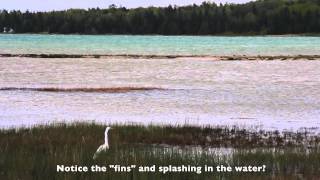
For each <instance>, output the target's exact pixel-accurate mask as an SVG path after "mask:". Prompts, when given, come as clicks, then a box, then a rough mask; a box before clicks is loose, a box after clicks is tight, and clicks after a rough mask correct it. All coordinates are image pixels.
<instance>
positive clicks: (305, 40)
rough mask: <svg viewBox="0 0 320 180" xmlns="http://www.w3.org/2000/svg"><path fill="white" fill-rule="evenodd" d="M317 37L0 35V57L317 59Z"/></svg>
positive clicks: (319, 50) (318, 46)
mask: <svg viewBox="0 0 320 180" xmlns="http://www.w3.org/2000/svg"><path fill="white" fill-rule="evenodd" d="M319 52H320V37H306V36H254V37H253V36H252V37H251V36H243V37H241V36H237V37H227V36H130V35H30V34H0V53H10V54H21V53H36V54H40V53H48V54H109V55H114V54H135V55H300V54H302V55H318V54H319Z"/></svg>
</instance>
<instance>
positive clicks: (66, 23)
mask: <svg viewBox="0 0 320 180" xmlns="http://www.w3.org/2000/svg"><path fill="white" fill-rule="evenodd" d="M5 27H7V28H13V29H14V30H15V32H17V33H42V32H47V33H62V34H70V33H80V34H108V33H113V34H163V35H178V34H179V35H184V34H186V35H214V34H242V33H250V34H296V33H320V1H319V0H258V1H254V2H249V3H246V4H225V5H223V4H220V5H217V4H215V3H211V2H203V3H202V4H201V5H190V6H184V7H177V6H168V7H166V8H162V7H149V8H135V9H126V8H124V7H117V6H116V5H111V6H109V8H108V9H99V8H97V9H88V10H81V9H70V10H66V11H52V12H29V11H26V12H20V11H10V12H8V11H6V10H1V11H0V29H3V28H5Z"/></svg>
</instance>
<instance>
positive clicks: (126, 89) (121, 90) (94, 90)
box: [0, 87, 164, 93]
mask: <svg viewBox="0 0 320 180" xmlns="http://www.w3.org/2000/svg"><path fill="white" fill-rule="evenodd" d="M152 90H164V89H163V88H158V87H110V88H54V87H52V88H19V87H4V88H0V91H40V92H86V93H126V92H131V91H152Z"/></svg>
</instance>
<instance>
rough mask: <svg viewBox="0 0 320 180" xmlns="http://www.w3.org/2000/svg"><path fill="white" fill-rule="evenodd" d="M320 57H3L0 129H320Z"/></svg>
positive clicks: (0, 79) (1, 64)
mask: <svg viewBox="0 0 320 180" xmlns="http://www.w3.org/2000/svg"><path fill="white" fill-rule="evenodd" d="M319 69H320V61H303V60H301V61H231V62H228V61H210V60H199V59H196V60H195V59H192V58H188V59H37V58H0V89H1V88H7V87H14V88H57V89H59V88H62V89H74V88H114V87H156V88H163V89H158V90H147V91H143V90H136V91H129V92H125V93H108V92H92V91H90V92H78V91H75V92H73V91H72V92H65V91H61V92H59V91H58V90H57V91H55V92H45V91H44V92H38V91H29V90H6V91H4V90H0V127H10V126H22V125H34V124H38V123H51V122H59V121H67V122H73V121H90V120H92V121H96V122H102V123H144V124H150V123H152V124H174V125H176V124H192V125H212V126H214V125H238V126H245V127H258V128H263V129H272V130H283V129H287V130H297V129H299V128H302V127H306V128H318V127H320V121H319V117H320V71H319Z"/></svg>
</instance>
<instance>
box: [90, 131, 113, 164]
mask: <svg viewBox="0 0 320 180" xmlns="http://www.w3.org/2000/svg"><path fill="white" fill-rule="evenodd" d="M110 129H111V127H107V128H106V130H105V131H104V144H102V145H100V146H99V148H98V149H97V151H96V152H95V153H94V155H93V159H97V157H98V156H99V154H101V153H102V152H106V151H107V149H109V141H108V132H109V130H110Z"/></svg>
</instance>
